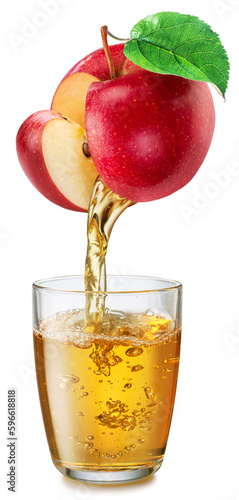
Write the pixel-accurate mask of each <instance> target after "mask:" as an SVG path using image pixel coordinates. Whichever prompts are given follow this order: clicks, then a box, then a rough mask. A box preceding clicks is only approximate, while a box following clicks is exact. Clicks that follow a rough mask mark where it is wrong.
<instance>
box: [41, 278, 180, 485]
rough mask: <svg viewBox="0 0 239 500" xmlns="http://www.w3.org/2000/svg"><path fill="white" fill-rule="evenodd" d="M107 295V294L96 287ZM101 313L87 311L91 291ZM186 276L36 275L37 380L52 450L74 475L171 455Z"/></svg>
mask: <svg viewBox="0 0 239 500" xmlns="http://www.w3.org/2000/svg"><path fill="white" fill-rule="evenodd" d="M96 295H97V297H96ZM98 298H100V301H98V303H100V304H101V307H102V311H101V315H98V316H95V318H97V320H95V321H94V315H93V314H92V315H90V316H88V317H86V312H85V311H86V310H89V307H88V306H89V301H92V303H93V304H96V303H97V300H92V299H98ZM181 305H182V285H181V284H180V283H178V282H176V281H171V280H164V279H159V278H148V277H141V276H108V277H107V291H105V292H85V290H84V277H83V276H68V277H58V278H51V279H46V280H41V281H37V282H35V283H34V284H33V337H34V351H35V363H36V374H37V383H38V390H39V397H40V403H41V409H42V416H43V421H44V426H45V431H46V436H47V440H48V444H49V449H50V453H51V458H52V460H53V463H54V465H55V466H56V468H57V469H58V470H59V471H60V472H62V473H63V474H64V475H66V476H68V477H71V478H74V479H77V480H80V481H88V482H95V483H123V482H130V481H136V480H139V479H142V478H144V477H146V476H148V475H150V474H153V473H154V472H155V471H157V470H158V469H159V467H160V466H161V464H162V461H163V458H164V453H165V448H166V444H167V439H168V434H169V428H170V423H171V417H172V412H173V405H174V399H175V392H176V385H177V377H178V365H179V354H180V340H181Z"/></svg>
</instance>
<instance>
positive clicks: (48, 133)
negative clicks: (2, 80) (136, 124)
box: [17, 111, 98, 212]
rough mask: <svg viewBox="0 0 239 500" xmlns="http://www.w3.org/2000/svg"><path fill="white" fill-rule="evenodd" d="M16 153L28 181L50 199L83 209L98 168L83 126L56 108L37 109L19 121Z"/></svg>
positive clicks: (69, 207)
mask: <svg viewBox="0 0 239 500" xmlns="http://www.w3.org/2000/svg"><path fill="white" fill-rule="evenodd" d="M17 153H18V157H19V161H20V163H21V166H22V168H23V170H24V172H25V174H26V175H27V177H28V178H29V180H30V181H31V182H32V184H33V185H34V186H35V187H36V188H37V189H38V190H39V191H40V193H42V194H43V195H44V196H45V197H46V198H48V199H49V200H50V201H52V202H53V203H56V204H57V205H60V206H61V207H63V208H68V209H70V210H76V211H80V212H84V211H85V212H86V211H87V210H88V204H89V198H90V193H91V190H92V187H93V184H94V181H95V179H96V177H97V175H98V172H97V170H96V168H95V166H94V163H93V160H92V158H91V156H90V153H89V149H88V146H87V142H86V135H85V131H84V129H83V128H82V127H81V126H80V125H78V124H77V123H75V122H73V121H71V120H69V119H68V118H66V117H64V116H62V115H61V114H60V113H57V112H56V111H38V112H37V113H34V114H33V115H31V116H30V117H29V118H27V119H26V120H25V122H24V123H23V124H22V125H21V127H20V129H19V131H18V134H17Z"/></svg>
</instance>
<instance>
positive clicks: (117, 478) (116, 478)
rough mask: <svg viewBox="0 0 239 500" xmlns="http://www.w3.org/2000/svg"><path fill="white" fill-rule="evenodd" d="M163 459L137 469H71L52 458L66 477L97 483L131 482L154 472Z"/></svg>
mask: <svg viewBox="0 0 239 500" xmlns="http://www.w3.org/2000/svg"><path fill="white" fill-rule="evenodd" d="M162 462H163V459H161V460H160V461H159V462H157V463H156V464H155V465H150V466H148V467H140V468H138V469H120V470H113V469H111V470H108V471H104V470H87V469H73V468H70V467H65V466H64V465H62V464H60V463H57V462H55V461H54V460H53V463H54V465H55V467H56V468H57V469H58V470H59V471H60V472H61V473H62V474H63V475H64V476H66V477H70V478H71V479H75V480H76V481H83V482H86V483H97V484H110V483H114V484H116V483H131V482H133V481H139V480H140V479H144V478H146V477H148V476H151V475H152V474H154V473H155V472H156V471H157V470H158V469H159V468H160V467H161V465H162Z"/></svg>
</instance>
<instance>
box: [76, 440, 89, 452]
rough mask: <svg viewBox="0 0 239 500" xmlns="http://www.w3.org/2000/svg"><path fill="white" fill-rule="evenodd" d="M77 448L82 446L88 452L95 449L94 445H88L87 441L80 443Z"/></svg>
mask: <svg viewBox="0 0 239 500" xmlns="http://www.w3.org/2000/svg"><path fill="white" fill-rule="evenodd" d="M77 446H80V447H82V448H85V450H88V449H90V448H92V447H93V443H88V442H87V441H78V443H77Z"/></svg>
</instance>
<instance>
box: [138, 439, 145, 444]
mask: <svg viewBox="0 0 239 500" xmlns="http://www.w3.org/2000/svg"><path fill="white" fill-rule="evenodd" d="M137 443H138V444H143V443H145V439H143V438H139V439H138V441H137Z"/></svg>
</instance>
